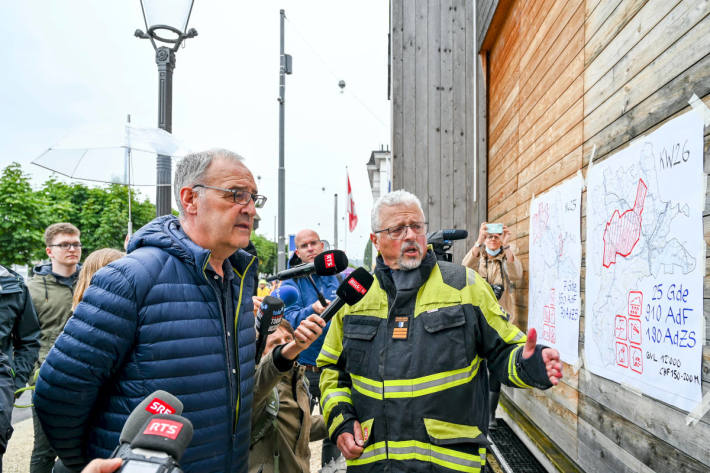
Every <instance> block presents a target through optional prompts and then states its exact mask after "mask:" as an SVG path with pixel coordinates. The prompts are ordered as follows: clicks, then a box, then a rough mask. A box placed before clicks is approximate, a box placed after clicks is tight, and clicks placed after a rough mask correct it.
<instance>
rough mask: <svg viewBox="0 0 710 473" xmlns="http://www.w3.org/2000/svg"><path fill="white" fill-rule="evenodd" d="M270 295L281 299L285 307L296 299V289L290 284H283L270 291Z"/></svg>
mask: <svg viewBox="0 0 710 473" xmlns="http://www.w3.org/2000/svg"><path fill="white" fill-rule="evenodd" d="M271 295H272V296H274V297H278V298H279V299H281V300H282V301H283V303H284V305H285V306H286V307H288V306H290V305H291V304H293V303H294V302H296V301H297V300H298V289H296V288H295V287H293V286H290V285H283V286H281V287H279V288H278V289H276V290H275V291H274V292H272V293H271Z"/></svg>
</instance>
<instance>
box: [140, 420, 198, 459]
mask: <svg viewBox="0 0 710 473" xmlns="http://www.w3.org/2000/svg"><path fill="white" fill-rule="evenodd" d="M192 433H193V428H192V422H190V421H189V419H186V418H185V417H182V416H178V415H174V414H158V415H154V416H153V417H151V418H150V419H148V420H147V421H146V422H145V423H144V424H143V426H142V427H141V429H140V431H139V432H138V434H137V435H136V437H135V438H134V439H133V441H132V442H131V448H144V449H146V450H153V451H157V452H165V453H167V454H168V455H170V456H171V457H173V458H174V459H175V460H177V461H180V458H181V457H182V454H183V453H185V450H186V449H187V446H188V445H189V444H190V441H191V440H192Z"/></svg>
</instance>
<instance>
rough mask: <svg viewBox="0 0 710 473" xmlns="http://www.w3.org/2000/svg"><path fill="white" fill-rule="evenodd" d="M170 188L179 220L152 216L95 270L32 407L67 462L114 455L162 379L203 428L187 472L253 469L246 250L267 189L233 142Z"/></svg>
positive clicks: (198, 158) (195, 160)
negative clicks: (260, 190)
mask: <svg viewBox="0 0 710 473" xmlns="http://www.w3.org/2000/svg"><path fill="white" fill-rule="evenodd" d="M174 186H175V187H174V192H175V197H176V200H177V202H178V206H179V209H180V218H179V219H178V218H175V217H173V216H163V217H158V218H156V219H155V220H153V221H152V222H151V223H149V224H147V225H146V226H144V227H143V228H141V229H140V230H139V231H138V232H137V233H136V234H135V235H134V236H133V238H132V239H131V241H130V243H129V245H128V248H127V251H128V255H127V256H126V257H124V258H121V259H120V260H118V261H115V262H113V263H111V264H110V265H108V266H106V267H104V268H103V269H101V270H99V271H98V272H97V273H96V275H95V276H94V277H93V279H92V281H91V286H90V287H89V288H88V289H87V290H86V292H85V293H84V298H83V300H82V302H81V303H80V304H79V306H78V307H77V308H76V310H75V312H74V315H73V316H72V317H71V318H70V319H69V321H68V323H67V325H66V327H65V329H64V332H63V333H62V335H60V336H59V338H58V339H57V341H56V343H55V345H54V348H53V349H52V350H51V351H50V353H49V355H48V356H47V359H46V360H45V363H44V364H43V365H42V368H41V370H40V373H39V379H38V381H37V387H36V391H35V397H34V403H35V409H36V410H37V414H38V416H39V418H40V421H41V422H42V427H43V428H44V431H45V433H46V434H47V437H48V439H49V441H50V443H51V444H52V447H53V448H54V449H55V450H56V452H57V454H58V456H59V457H60V459H61V460H62V462H63V464H64V465H65V466H66V467H68V468H69V469H70V470H76V471H78V470H80V469H81V468H82V467H83V466H84V465H85V464H86V463H87V462H89V461H90V460H91V459H93V458H97V457H104V458H105V457H108V456H110V455H111V452H112V450H113V449H114V448H115V447H116V445H117V444H118V439H119V434H120V432H121V429H122V428H123V425H124V423H125V421H126V419H127V418H128V415H129V414H130V413H131V411H132V410H133V409H134V408H135V407H136V406H137V405H138V404H139V403H140V401H141V400H143V398H145V397H146V396H147V395H149V394H150V393H152V392H153V391H155V390H157V389H163V390H165V391H168V392H170V393H172V394H174V395H176V396H177V397H178V398H179V399H180V400H181V401H182V403H183V404H184V411H183V414H182V415H183V416H185V417H187V418H188V419H190V421H192V424H193V426H194V429H195V433H194V437H193V439H192V442H191V443H190V446H189V447H188V448H187V451H186V452H185V454H184V456H183V457H182V460H181V462H180V463H181V465H182V468H183V470H184V471H185V472H186V473H187V472H194V473H209V472H220V473H224V472H246V471H247V460H248V448H249V435H250V432H249V429H250V424H251V410H252V390H253V383H254V379H253V378H254V357H255V356H254V355H255V346H254V338H255V330H254V315H253V312H252V309H253V305H252V302H251V295H252V294H253V293H254V287H253V285H254V280H255V275H254V273H255V272H256V269H257V261H256V258H255V257H254V256H252V255H250V254H248V253H247V252H245V251H243V250H242V248H245V247H246V246H247V245H248V243H249V237H250V235H251V231H252V228H253V222H254V216H255V214H256V208H257V207H261V206H263V204H264V202H265V200H266V198H265V197H263V196H260V195H257V194H256V192H257V189H256V184H255V182H254V177H253V176H252V174H251V172H250V171H249V169H247V167H246V166H245V165H244V164H243V162H242V158H241V157H240V156H238V155H236V154H234V153H232V152H230V151H226V150H213V151H207V152H204V153H197V154H192V155H188V156H186V157H185V158H183V160H182V161H180V163H179V164H178V165H177V168H176V170H175V184H174Z"/></svg>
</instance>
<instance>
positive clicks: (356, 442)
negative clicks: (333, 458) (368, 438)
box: [338, 421, 365, 460]
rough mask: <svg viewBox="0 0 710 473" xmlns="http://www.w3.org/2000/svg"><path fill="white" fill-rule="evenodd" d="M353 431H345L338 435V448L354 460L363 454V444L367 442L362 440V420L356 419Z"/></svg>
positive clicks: (349, 458) (345, 455)
mask: <svg viewBox="0 0 710 473" xmlns="http://www.w3.org/2000/svg"><path fill="white" fill-rule="evenodd" d="M353 431H354V432H353V433H350V432H343V433H342V434H340V435H338V450H340V451H341V452H342V453H343V456H344V457H345V458H347V459H348V460H354V459H356V458H357V457H359V456H360V455H361V454H362V446H363V445H364V444H365V442H363V440H362V428H360V422H358V421H355V422H354V423H353ZM353 434H354V435H353Z"/></svg>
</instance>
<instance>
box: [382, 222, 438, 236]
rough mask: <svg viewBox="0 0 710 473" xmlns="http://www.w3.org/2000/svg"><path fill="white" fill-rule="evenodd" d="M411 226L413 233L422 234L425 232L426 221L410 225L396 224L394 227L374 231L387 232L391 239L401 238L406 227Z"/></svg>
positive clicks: (404, 234) (405, 231)
mask: <svg viewBox="0 0 710 473" xmlns="http://www.w3.org/2000/svg"><path fill="white" fill-rule="evenodd" d="M408 228H411V229H412V231H413V232H414V234H415V235H424V234H425V233H426V228H427V222H415V223H412V224H411V225H398V226H396V227H389V228H383V229H382V230H377V231H376V232H375V233H382V232H387V235H389V237H390V238H391V239H393V240H401V239H403V238H404V237H405V236H406V235H407V229H408Z"/></svg>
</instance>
